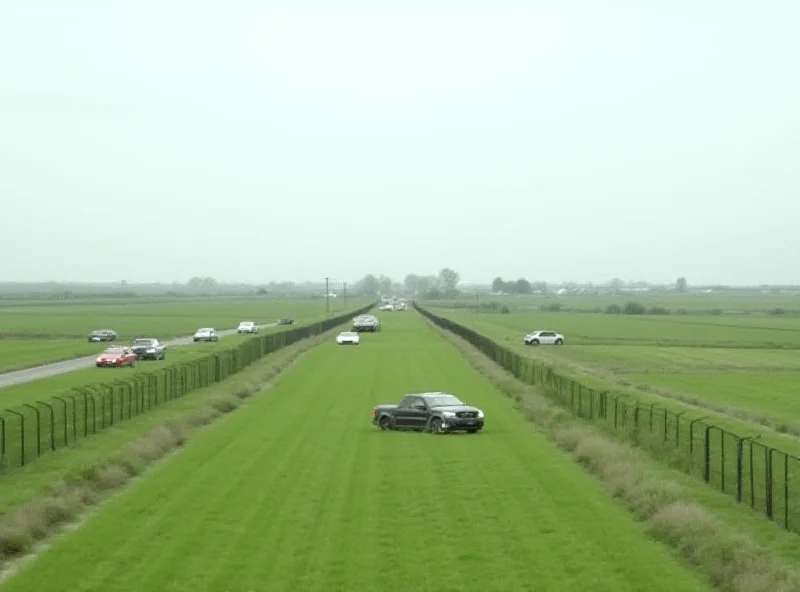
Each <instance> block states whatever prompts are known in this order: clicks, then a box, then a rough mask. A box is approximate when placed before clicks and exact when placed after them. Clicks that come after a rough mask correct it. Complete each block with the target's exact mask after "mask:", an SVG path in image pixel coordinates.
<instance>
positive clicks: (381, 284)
mask: <svg viewBox="0 0 800 592" xmlns="http://www.w3.org/2000/svg"><path fill="white" fill-rule="evenodd" d="M392 284H394V282H393V281H392V278H390V277H387V276H385V275H383V274H381V276H380V277H379V278H378V288H379V289H380V291H381V294H382V295H385V296H390V295H391V294H392Z"/></svg>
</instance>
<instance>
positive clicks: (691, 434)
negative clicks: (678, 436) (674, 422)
mask: <svg viewBox="0 0 800 592" xmlns="http://www.w3.org/2000/svg"><path fill="white" fill-rule="evenodd" d="M707 417H708V416H706V415H704V416H703V417H698V418H697V419H693V420H692V421H690V422H689V457H690V460H691V456H692V453H693V452H694V424H696V423H697V422H698V421H703V420H704V419H706V418H707Z"/></svg>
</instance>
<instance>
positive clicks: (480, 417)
mask: <svg viewBox="0 0 800 592" xmlns="http://www.w3.org/2000/svg"><path fill="white" fill-rule="evenodd" d="M478 419H483V411H481V410H480V409H479V410H478Z"/></svg>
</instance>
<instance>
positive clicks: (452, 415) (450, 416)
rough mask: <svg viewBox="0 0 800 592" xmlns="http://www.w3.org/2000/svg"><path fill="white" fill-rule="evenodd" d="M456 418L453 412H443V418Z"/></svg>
mask: <svg viewBox="0 0 800 592" xmlns="http://www.w3.org/2000/svg"><path fill="white" fill-rule="evenodd" d="M455 416H456V414H455V413H453V412H452V411H443V412H442V417H447V418H452V417H455Z"/></svg>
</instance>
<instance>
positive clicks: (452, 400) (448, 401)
mask: <svg viewBox="0 0 800 592" xmlns="http://www.w3.org/2000/svg"><path fill="white" fill-rule="evenodd" d="M425 400H426V401H427V402H428V405H429V406H430V407H449V406H450V405H463V404H464V403H463V402H462V401H461V400H460V399H459V398H458V397H454V396H453V395H436V396H435V397H425Z"/></svg>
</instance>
